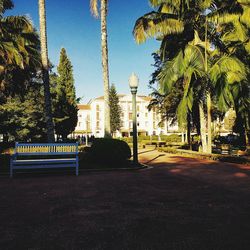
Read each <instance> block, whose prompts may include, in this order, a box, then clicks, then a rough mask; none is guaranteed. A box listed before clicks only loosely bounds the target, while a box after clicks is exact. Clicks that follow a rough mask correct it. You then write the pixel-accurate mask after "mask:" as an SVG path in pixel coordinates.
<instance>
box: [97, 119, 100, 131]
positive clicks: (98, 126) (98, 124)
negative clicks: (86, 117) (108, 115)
mask: <svg viewBox="0 0 250 250" xmlns="http://www.w3.org/2000/svg"><path fill="white" fill-rule="evenodd" d="M96 129H100V122H99V121H97V122H96Z"/></svg>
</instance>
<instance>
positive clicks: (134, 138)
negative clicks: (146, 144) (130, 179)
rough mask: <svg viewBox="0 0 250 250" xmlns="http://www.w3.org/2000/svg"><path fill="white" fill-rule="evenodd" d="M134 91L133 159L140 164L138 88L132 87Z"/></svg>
mask: <svg viewBox="0 0 250 250" xmlns="http://www.w3.org/2000/svg"><path fill="white" fill-rule="evenodd" d="M131 93H132V109H133V161H134V164H138V148H137V121H136V119H137V114H136V113H137V112H136V93H137V88H131Z"/></svg>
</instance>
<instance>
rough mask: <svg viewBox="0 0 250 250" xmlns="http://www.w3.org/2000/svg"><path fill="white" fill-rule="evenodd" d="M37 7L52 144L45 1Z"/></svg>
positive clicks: (49, 134)
mask: <svg viewBox="0 0 250 250" xmlns="http://www.w3.org/2000/svg"><path fill="white" fill-rule="evenodd" d="M38 7H39V22H40V40H41V59H42V76H43V83H44V97H45V117H46V125H47V139H48V142H54V141H55V136H54V123H53V117H52V105H51V94H50V80H49V60H48V47H47V30H46V11H45V0H39V1H38Z"/></svg>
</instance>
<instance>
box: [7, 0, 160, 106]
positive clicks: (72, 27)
mask: <svg viewBox="0 0 250 250" xmlns="http://www.w3.org/2000/svg"><path fill="white" fill-rule="evenodd" d="M13 1H14V4H15V8H14V9H13V10H12V11H8V12H7V13H6V14H8V15H28V16H30V18H31V20H32V21H33V23H34V25H35V26H36V27H37V29H39V26H38V0H25V1H24V0H13ZM46 3H47V6H46V7H47V32H48V49H49V59H50V60H51V61H52V63H53V64H54V65H55V66H56V65H58V61H59V53H60V49H61V48H62V47H64V48H66V50H67V53H68V56H69V57H70V60H71V62H72V64H73V67H74V78H75V85H76V94H77V96H78V97H82V96H83V100H82V102H83V103H86V102H88V101H89V99H91V98H94V97H97V96H100V95H102V94H103V83H102V68H101V46H100V20H99V19H98V20H97V19H95V18H93V17H92V16H91V14H90V11H89V0H74V1H73V0H47V1H46ZM151 10H152V9H151V8H150V6H149V3H148V1H147V0H126V1H120V0H110V1H109V13H108V34H109V36H108V42H109V66H110V83H114V84H115V86H116V89H117V92H118V93H125V94H126V93H129V91H130V90H129V87H128V78H129V75H130V74H131V73H132V72H135V73H136V74H137V75H138V76H139V78H140V85H139V89H138V93H139V94H149V93H150V90H149V89H148V82H149V80H150V76H151V74H152V72H153V71H154V68H153V67H152V66H151V65H152V64H153V62H154V61H153V58H152V56H151V53H152V52H154V51H155V50H157V49H158V47H159V44H158V43H157V42H156V41H154V40H150V41H147V42H146V43H145V44H142V45H137V44H136V43H135V41H134V39H133V36H132V30H133V27H134V23H135V21H136V19H137V18H138V17H140V16H142V15H143V14H145V13H147V12H149V11H151Z"/></svg>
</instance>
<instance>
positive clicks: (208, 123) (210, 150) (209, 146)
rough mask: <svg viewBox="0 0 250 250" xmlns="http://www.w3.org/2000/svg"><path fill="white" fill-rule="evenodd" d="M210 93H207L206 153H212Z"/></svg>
mask: <svg viewBox="0 0 250 250" xmlns="http://www.w3.org/2000/svg"><path fill="white" fill-rule="evenodd" d="M211 106H212V101H211V94H210V92H208V93H207V153H208V154H211V153H212V127H211V124H212V114H211Z"/></svg>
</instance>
